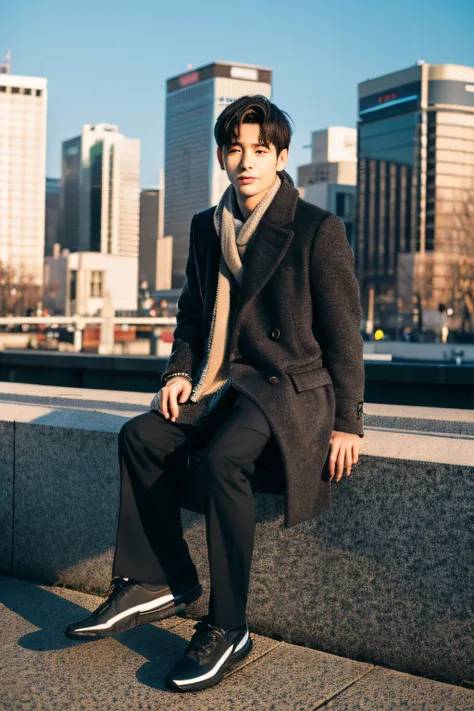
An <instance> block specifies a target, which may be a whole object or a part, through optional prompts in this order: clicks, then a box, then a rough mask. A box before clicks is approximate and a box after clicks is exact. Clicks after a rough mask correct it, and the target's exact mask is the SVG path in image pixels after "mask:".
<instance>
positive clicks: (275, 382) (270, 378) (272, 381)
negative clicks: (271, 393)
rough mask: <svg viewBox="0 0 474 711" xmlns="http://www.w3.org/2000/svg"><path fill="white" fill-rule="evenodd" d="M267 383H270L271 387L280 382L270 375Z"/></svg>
mask: <svg viewBox="0 0 474 711" xmlns="http://www.w3.org/2000/svg"><path fill="white" fill-rule="evenodd" d="M268 382H269V383H271V384H272V385H277V383H279V382H280V380H279V378H277V376H276V375H270V377H269V378H268Z"/></svg>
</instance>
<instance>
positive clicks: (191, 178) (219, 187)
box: [165, 62, 272, 288]
mask: <svg viewBox="0 0 474 711" xmlns="http://www.w3.org/2000/svg"><path fill="white" fill-rule="evenodd" d="M271 75H272V72H271V70H270V69H265V68H262V67H256V66H253V65H249V64H232V63H230V62H214V63H212V64H207V65H206V66H203V67H200V68H198V69H192V70H190V71H188V72H186V73H185V74H181V75H179V76H176V77H173V78H171V79H169V80H168V81H167V94H166V136H165V235H172V236H173V278H172V288H181V287H182V286H183V284H184V271H185V267H186V260H187V256H188V246H189V227H190V224H191V219H192V217H193V215H194V213H195V212H198V211H200V210H205V209H206V208H208V207H211V206H212V205H215V204H217V202H218V201H219V199H220V197H221V195H222V193H223V192H224V190H225V188H226V187H227V185H228V184H229V180H228V178H227V174H226V172H225V171H223V170H221V168H220V166H219V163H218V161H217V157H216V144H215V141H214V135H213V131H214V124H215V122H216V120H217V117H218V116H219V114H220V113H221V112H222V111H223V110H224V109H225V107H226V106H227V104H229V103H231V102H232V101H234V100H235V99H238V98H239V97H240V96H243V95H246V94H251V95H253V94H263V95H264V96H266V97H267V98H270V97H271Z"/></svg>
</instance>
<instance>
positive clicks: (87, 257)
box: [43, 244, 138, 316]
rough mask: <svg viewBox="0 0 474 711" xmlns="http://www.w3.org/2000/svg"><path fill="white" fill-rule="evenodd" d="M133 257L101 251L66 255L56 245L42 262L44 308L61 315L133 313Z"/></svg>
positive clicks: (134, 288) (134, 295) (135, 298)
mask: <svg viewBox="0 0 474 711" xmlns="http://www.w3.org/2000/svg"><path fill="white" fill-rule="evenodd" d="M136 262H137V260H136V257H121V256H118V255H115V254H103V253H101V252H69V250H68V249H63V250H61V251H60V250H59V245H58V244H57V245H56V246H55V248H54V253H53V255H52V256H51V257H46V258H45V260H44V299H43V305H44V307H45V308H47V309H48V311H49V313H51V314H54V315H64V316H74V315H80V316H101V315H103V312H104V311H103V310H104V307H105V308H111V309H112V310H113V311H136V309H137V306H138V292H137V285H136V280H134V279H131V278H130V275H131V274H135V273H136Z"/></svg>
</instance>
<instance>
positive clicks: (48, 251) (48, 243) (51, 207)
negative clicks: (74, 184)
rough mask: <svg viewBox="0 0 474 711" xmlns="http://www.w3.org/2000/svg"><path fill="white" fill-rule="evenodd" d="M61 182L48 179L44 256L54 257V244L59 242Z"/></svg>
mask: <svg viewBox="0 0 474 711" xmlns="http://www.w3.org/2000/svg"><path fill="white" fill-rule="evenodd" d="M60 192H61V181H60V179H59V178H46V212H45V238H44V256H45V257H51V256H52V255H53V246H54V243H55V242H57V241H58V240H59V197H60Z"/></svg>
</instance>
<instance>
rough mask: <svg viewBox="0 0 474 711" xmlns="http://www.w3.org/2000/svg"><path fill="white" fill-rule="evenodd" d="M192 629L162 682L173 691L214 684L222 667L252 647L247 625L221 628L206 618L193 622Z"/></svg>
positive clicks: (206, 687)
mask: <svg viewBox="0 0 474 711" xmlns="http://www.w3.org/2000/svg"><path fill="white" fill-rule="evenodd" d="M194 629H195V630H196V632H195V633H194V635H193V636H192V639H191V641H190V642H189V644H188V646H187V647H186V649H185V650H184V656H183V657H182V658H181V659H180V660H179V661H178V662H177V663H176V664H175V665H174V666H173V667H172V668H171V669H170V671H169V672H168V674H167V676H166V678H165V682H166V685H167V686H168V687H169V688H170V689H173V691H200V690H201V689H208V688H209V687H210V686H215V685H216V684H218V683H219V682H220V681H222V678H223V676H224V671H225V670H226V669H228V668H229V667H230V666H231V665H232V664H234V663H235V662H238V661H239V660H240V659H243V657H245V656H246V655H247V654H248V653H249V652H250V651H251V649H252V647H253V642H252V639H251V637H250V633H249V630H248V627H247V626H245V627H235V628H234V629H230V630H224V629H222V627H215V626H214V625H211V624H209V622H208V621H207V619H204V620H200V621H199V622H197V623H196V624H195V625H194Z"/></svg>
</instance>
